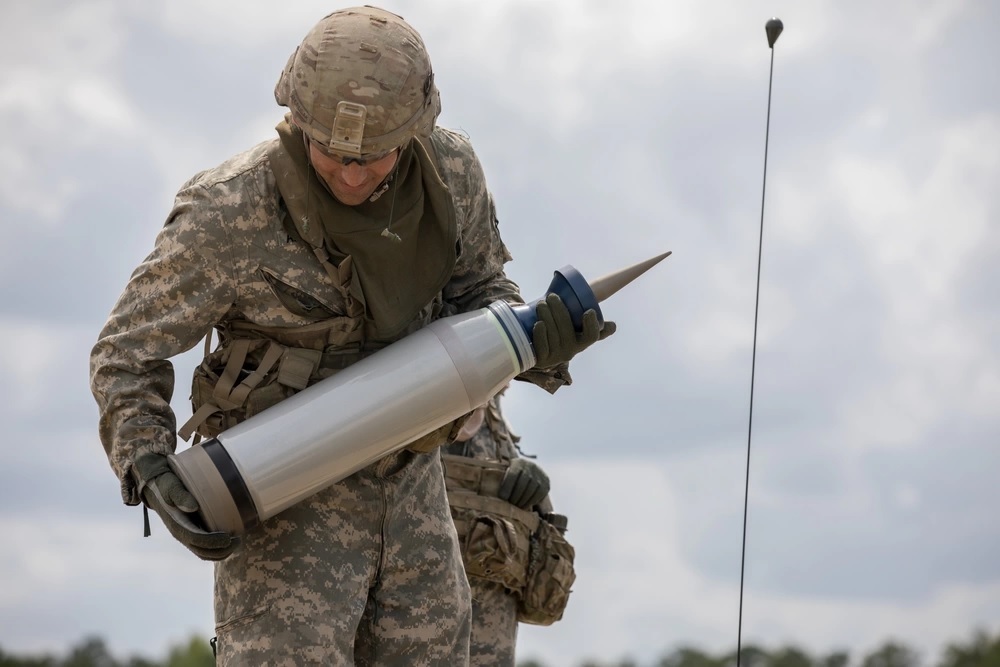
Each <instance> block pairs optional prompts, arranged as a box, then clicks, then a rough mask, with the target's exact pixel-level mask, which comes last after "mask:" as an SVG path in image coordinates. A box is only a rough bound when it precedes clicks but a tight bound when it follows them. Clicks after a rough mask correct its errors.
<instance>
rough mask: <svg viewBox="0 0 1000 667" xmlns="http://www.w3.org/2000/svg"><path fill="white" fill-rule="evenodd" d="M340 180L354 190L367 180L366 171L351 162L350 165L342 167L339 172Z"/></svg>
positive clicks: (364, 168)
mask: <svg viewBox="0 0 1000 667" xmlns="http://www.w3.org/2000/svg"><path fill="white" fill-rule="evenodd" d="M340 178H341V179H342V180H343V181H344V183H346V184H347V185H349V186H351V187H352V188H356V187H357V186H359V185H361V184H362V183H364V182H365V179H366V178H368V170H367V168H366V167H362V166H361V165H360V164H356V163H354V162H352V163H351V164H348V165H344V167H343V168H342V169H341V170H340Z"/></svg>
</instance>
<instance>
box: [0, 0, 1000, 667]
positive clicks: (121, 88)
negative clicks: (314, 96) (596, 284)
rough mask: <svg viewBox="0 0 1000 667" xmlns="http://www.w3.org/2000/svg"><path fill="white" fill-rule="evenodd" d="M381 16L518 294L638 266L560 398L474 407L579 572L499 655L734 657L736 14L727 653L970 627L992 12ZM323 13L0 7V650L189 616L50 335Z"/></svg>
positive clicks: (991, 142) (695, 7)
mask: <svg viewBox="0 0 1000 667" xmlns="http://www.w3.org/2000/svg"><path fill="white" fill-rule="evenodd" d="M385 6H386V7H387V8H388V9H391V10H394V11H396V12H398V13H400V14H402V15H403V16H405V17H406V18H407V19H408V20H410V21H411V22H412V23H413V24H414V25H415V26H416V27H417V29H418V30H419V31H420V32H421V33H422V34H423V36H424V38H425V41H426V42H427V44H428V47H429V49H430V51H431V55H432V59H433V61H434V64H435V69H436V74H437V81H438V85H439V87H440V89H441V92H442V96H443V103H444V111H443V114H442V117H441V123H442V124H443V125H447V126H450V127H454V128H459V129H462V130H464V131H465V132H466V133H468V135H470V137H471V138H472V141H473V143H474V145H475V146H476V147H477V150H478V152H479V155H480V158H481V160H482V161H483V163H484V165H485V168H486V171H487V175H488V178H489V182H490V186H491V188H492V190H493V192H494V194H495V195H496V198H497V201H498V210H499V217H500V221H501V230H502V232H503V234H504V237H505V239H506V241H507V244H508V246H509V247H510V249H511V251H512V253H513V255H514V257H515V261H514V262H513V263H512V264H511V265H510V266H509V273H510V275H511V276H512V277H513V278H514V279H515V280H517V281H518V282H519V283H520V284H521V286H522V288H523V290H524V292H525V294H526V295H527V296H529V297H533V296H537V295H539V294H540V293H541V291H542V290H543V289H544V287H545V286H546V285H547V284H548V280H549V278H550V276H551V271H552V270H553V269H556V268H559V267H561V266H563V265H565V264H573V265H574V266H576V267H577V268H578V269H579V270H580V271H581V272H583V273H584V275H586V276H597V275H601V274H603V273H605V272H606V271H609V270H612V269H614V268H617V267H618V266H621V265H625V264H629V263H632V262H634V261H637V260H639V259H642V258H644V257H646V256H649V255H652V254H654V253H658V252H661V251H663V250H672V251H673V252H674V254H673V256H672V257H671V258H669V259H668V260H667V261H666V262H664V263H663V264H661V265H660V266H658V267H657V268H656V269H654V270H653V271H652V272H651V273H649V274H647V275H646V276H645V277H644V278H643V279H642V280H641V281H640V282H638V283H636V284H635V285H634V286H633V287H632V288H631V289H630V290H629V291H627V292H622V293H620V294H618V295H616V296H615V297H614V298H612V299H611V300H609V301H608V302H606V303H605V313H606V315H607V316H608V317H609V318H610V319H614V320H616V321H617V322H618V324H619V332H618V333H617V334H616V335H615V336H614V338H612V339H610V340H609V341H607V342H606V343H603V344H601V345H600V346H599V347H598V348H595V349H594V350H593V351H590V352H588V353H587V354H586V355H584V356H583V357H581V358H580V359H579V360H578V361H577V362H574V368H575V371H574V375H575V378H576V382H575V383H574V385H573V386H572V387H569V388H567V389H565V390H563V391H560V392H559V393H558V394H557V395H556V396H548V395H546V394H545V393H544V392H541V391H540V390H538V389H536V388H534V387H531V386H526V385H525V386H521V385H519V386H516V387H515V388H514V389H513V390H512V391H511V392H510V397H509V399H508V400H507V408H508V416H509V419H510V421H511V422H512V423H513V425H514V428H515V430H516V431H518V432H519V433H520V434H521V435H522V436H523V438H524V440H523V445H524V448H525V450H526V451H528V452H531V453H535V454H537V455H538V457H539V461H540V462H541V463H542V464H543V465H544V466H545V468H546V469H547V470H548V471H549V472H550V474H551V476H552V478H553V496H554V499H555V501H556V503H557V505H558V506H559V508H560V509H561V510H562V511H564V512H565V513H566V514H568V515H569V516H570V530H571V532H570V537H571V538H572V540H573V542H574V544H575V545H576V546H577V552H578V563H577V564H578V573H579V579H578V581H577V585H576V587H575V593H574V595H573V599H572V600H571V604H570V608H569V610H568V611H567V614H566V617H565V619H564V620H563V621H562V622H561V623H558V624H557V625H554V626H552V627H550V628H533V627H527V628H522V633H521V640H520V655H521V656H522V657H524V658H527V657H531V656H534V657H537V658H540V659H543V660H545V661H546V662H547V663H548V664H550V665H553V666H558V665H563V666H567V665H571V664H575V663H576V662H578V661H580V660H582V659H583V658H597V659H606V660H610V659H613V658H619V657H622V656H624V655H626V654H627V655H630V656H632V657H634V658H635V659H637V660H640V661H649V660H651V659H653V658H654V657H655V656H658V655H660V654H661V653H663V652H664V651H666V650H668V649H669V648H672V647H675V646H677V645H678V644H680V643H692V644H695V645H698V646H701V647H703V648H705V649H709V650H723V649H727V648H730V647H732V646H734V645H735V641H736V632H737V613H738V601H739V576H740V539H741V537H740V531H741V521H742V516H743V480H744V475H745V464H746V445H747V418H748V413H749V406H748V403H749V398H750V370H751V351H752V334H753V317H754V285H755V277H756V269H757V240H758V233H759V224H760V218H761V185H762V177H763V156H764V132H765V119H766V109H767V90H768V67H769V62H770V55H771V52H770V50H769V49H768V48H767V41H766V38H765V34H764V23H765V22H766V20H767V19H768V18H770V17H771V16H778V17H780V18H781V19H782V20H783V21H784V24H785V33H784V34H783V35H782V37H781V39H780V40H779V41H778V43H777V45H776V48H775V59H774V91H773V99H772V112H771V131H770V155H769V161H768V176H767V200H766V208H765V213H764V252H763V280H762V286H761V301H760V323H759V337H758V347H757V372H756V386H755V391H754V421H753V424H754V428H753V438H752V443H753V448H752V457H751V465H750V480H751V481H750V511H749V517H750V518H749V534H748V539H747V572H746V591H745V606H744V638H745V639H746V640H748V641H755V642H761V643H764V644H767V645H776V644H779V643H784V642H792V641H794V642H797V643H799V644H800V645H802V646H803V647H804V648H806V649H808V650H810V651H814V652H824V651H829V650H834V649H838V648H845V649H850V650H852V651H854V652H855V653H856V654H858V653H860V652H863V651H865V650H866V649H869V648H871V647H873V646H875V645H876V644H878V643H880V642H881V641H883V640H884V639H887V638H889V637H895V638H897V639H900V640H903V641H907V642H909V643H911V644H912V645H913V646H915V647H917V648H919V649H920V650H921V651H922V652H923V655H924V656H925V658H927V659H928V660H933V658H934V657H935V655H936V652H937V650H938V649H939V647H940V645H941V643H942V642H944V641H947V640H950V639H961V638H964V637H965V636H966V635H967V633H968V632H969V631H970V630H971V629H972V628H973V627H975V626H982V627H985V628H989V629H991V630H997V629H1000V523H998V522H997V520H996V508H997V507H998V506H1000V485H998V484H997V481H996V479H997V472H996V469H997V466H998V464H1000V454H998V448H997V445H998V443H1000V291H998V285H1000V263H998V259H1000V225H998V224H997V221H998V218H1000V188H998V187H997V183H1000V77H998V76H997V72H996V63H997V62H1000V47H998V46H997V41H996V35H997V34H998V29H1000V4H998V3H995V2H991V1H990V0H979V1H978V2H976V1H973V0H880V1H879V2H860V1H858V0H848V1H834V0H810V1H808V2H803V1H802V0H797V1H792V0H771V1H768V2H765V1H764V0H746V1H742V2H724V1H723V0H656V1H653V0H647V1H643V0H615V2H611V1H610V0H603V1H602V0H587V1H584V0H546V1H544V2H543V1H540V0H539V1H535V2H530V1H528V0H503V1H500V0H497V1H495V2H490V3H485V2H475V3H473V2H461V1H460V0H421V1H420V2H416V1H415V0H414V1H404V0H398V1H396V0H394V1H393V2H391V3H389V4H388V5H385ZM335 7H336V6H331V5H327V4H323V3H316V2H304V1H303V2H294V3H271V2H265V1H264V0H254V1H248V0H241V1H239V2H235V1H232V0H230V1H225V2H223V1H219V2H210V1H205V0H198V1H194V0H173V1H171V2H166V1H165V0H164V1H155V2H152V1H151V2H145V3H131V2H126V1H125V0H120V1H113V0H107V1H98V0H94V1H91V0H80V1H76V2H55V1H53V0H37V1H34V2H30V3H28V2H5V3H3V5H2V8H0V125H2V127H3V128H4V129H3V131H2V137H3V138H2V141H0V277H2V280H0V377H2V378H4V380H5V387H4V389H3V390H2V394H3V396H4V397H5V398H4V400H2V401H0V423H3V424H4V427H5V428H4V431H5V440H6V445H5V446H4V447H2V448H0V536H2V537H0V647H2V648H3V649H4V650H6V651H15V652H27V651H42V650H45V651H53V652H57V651H62V650H64V649H66V648H67V647H68V646H70V645H71V644H73V643H75V642H77V641H79V640H80V639H81V638H82V637H83V636H85V635H89V634H99V635H101V636H104V637H106V638H107V639H108V641H109V644H110V646H111V647H112V649H113V650H114V651H115V652H116V653H118V654H119V655H122V656H124V655H126V654H130V653H133V652H144V653H145V654H147V655H159V654H160V653H161V652H162V651H163V650H164V649H165V647H166V646H168V645H170V644H172V643H174V642H179V641H182V640H184V639H185V638H186V637H188V636H189V635H190V634H192V633H197V634H199V635H201V636H204V637H208V636H211V634H212V625H213V620H212V608H211V567H210V566H209V565H207V564H204V563H202V562H200V561H198V560H197V559H195V558H194V557H193V556H191V555H190V554H189V553H188V552H187V551H186V550H185V549H184V548H183V547H181V546H180V545H179V544H177V543H174V542H173V541H172V540H171V538H170V537H169V536H168V534H167V533H166V531H165V530H163V529H162V528H161V529H157V528H156V527H154V536H153V537H152V538H150V539H142V537H141V533H142V519H141V513H140V512H139V511H138V510H136V509H135V508H125V507H124V506H122V505H121V502H120V496H119V492H118V485H117V482H116V480H115V478H114V476H113V475H112V473H111V472H110V469H109V467H108V465H107V463H106V461H105V459H104V455H103V452H102V450H101V446H100V444H99V442H98V439H97V433H96V407H95V405H94V402H93V399H92V398H91V395H90V392H89V389H88V385H87V360H88V354H89V350H90V347H91V346H92V344H93V342H94V340H95V338H96V336H97V332H98V331H99V329H100V327H101V325H102V324H103V322H104V319H105V317H106V315H107V313H108V311H109V309H110V308H111V306H112V304H113V303H114V301H115V299H116V298H117V296H118V294H119V292H120V290H121V288H122V287H123V286H124V284H125V281H126V279H127V278H128V275H129V274H130V273H131V271H132V269H133V267H134V266H135V265H136V264H137V263H138V262H139V261H140V260H141V259H142V257H144V256H145V255H146V253H147V252H148V251H149V250H150V248H151V247H152V242H153V239H154V237H155V235H156V233H157V231H158V229H159V228H160V226H161V225H162V223H163V219H164V217H165V215H166V213H167V211H168V210H169V207H170V203H171V200H172V196H173V193H174V192H175V191H176V190H177V188H178V186H179V185H180V184H181V183H182V182H184V181H185V180H186V179H187V178H188V177H189V176H191V175H192V174H193V173H194V172H196V171H198V170H201V169H204V168H207V167H211V166H214V165H215V164H217V163H219V162H221V161H222V160H223V159H225V158H227V157H228V156H230V155H231V154H233V153H236V152H238V151H240V150H243V149H245V148H248V147H250V146H251V145H253V144H255V143H257V142H258V141H260V140H263V139H265V138H268V137H269V136H270V135H271V134H272V131H273V129H272V128H273V126H274V124H275V122H276V121H277V120H278V119H279V118H280V117H281V113H282V111H281V110H280V109H279V108H278V107H277V106H275V104H274V100H273V97H272V89H273V86H274V83H275V81H276V79H277V75H278V73H279V72H280V69H281V67H282V66H283V65H284V63H285V61H286V59H287V57H288V55H289V54H290V53H291V52H292V50H293V49H294V48H295V46H296V45H297V44H298V42H299V41H300V39H301V37H302V36H303V35H304V34H305V33H306V31H307V30H308V29H309V28H310V27H311V26H312V25H313V23H315V21H316V20H318V19H319V18H320V17H321V16H322V15H324V14H325V13H327V12H328V11H329V10H331V9H332V8H335ZM991 225H992V226H991ZM991 285H992V287H991ZM192 354H193V353H192ZM192 354H187V355H184V356H182V357H181V358H179V359H178V360H177V363H176V369H177V373H178V388H179V389H178V391H177V395H176V396H175V400H174V405H175V407H176V410H177V412H178V414H179V415H180V417H181V419H182V420H183V419H185V418H186V416H187V415H188V414H189V409H188V407H187V403H186V399H187V384H188V378H189V377H190V371H191V368H192V367H193V365H194V364H195V363H196V359H195V357H194V356H192Z"/></svg>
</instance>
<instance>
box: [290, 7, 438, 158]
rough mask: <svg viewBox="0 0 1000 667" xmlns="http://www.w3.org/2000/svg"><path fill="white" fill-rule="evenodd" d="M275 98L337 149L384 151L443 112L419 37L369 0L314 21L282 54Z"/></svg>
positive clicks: (426, 129) (424, 130) (422, 132)
mask: <svg viewBox="0 0 1000 667" xmlns="http://www.w3.org/2000/svg"><path fill="white" fill-rule="evenodd" d="M274 98H275V100H277V102H278V104H280V105H281V106H285V107H288V108H289V109H290V110H291V112H292V119H293V120H294V121H295V124H296V125H298V126H299V127H300V128H302V130H303V131H304V132H305V133H306V134H307V135H308V136H309V137H310V138H311V139H312V140H313V141H315V142H317V143H319V144H320V145H321V146H323V147H325V148H326V149H327V150H329V151H330V152H332V153H335V154H343V155H358V156H362V155H377V154H380V153H386V152H388V151H391V150H393V149H395V148H397V147H399V146H402V145H403V144H405V143H406V142H407V141H408V140H409V139H411V138H412V137H415V136H428V135H430V133H431V130H433V129H434V122H435V120H436V119H437V116H438V114H439V113H440V112H441V99H440V95H439V94H438V90H437V88H436V87H435V85H434V72H433V70H432V69H431V61H430V57H429V56H428V55H427V49H426V48H425V47H424V42H423V40H422V39H421V38H420V35H419V34H418V33H417V31H416V30H414V29H413V28H412V27H411V26H410V25H409V24H408V23H406V21H404V20H403V19H402V17H400V16H397V15H396V14H392V13H390V12H387V11H384V10H382V9H377V8H375V7H368V6H365V7H353V8H350V9H342V10H338V11H336V12H333V13H332V14H330V15H329V16H327V17H325V18H324V19H322V20H321V21H320V22H319V23H317V24H316V26H315V27H314V28H313V29H312V30H311V31H310V32H309V34H308V35H306V37H305V39H304V40H302V44H300V45H299V47H298V48H297V49H296V50H295V53H293V54H292V57H291V58H289V59H288V64H287V65H285V69H284V71H283V72H282V73H281V78H280V79H279V80H278V85H277V86H275V89H274Z"/></svg>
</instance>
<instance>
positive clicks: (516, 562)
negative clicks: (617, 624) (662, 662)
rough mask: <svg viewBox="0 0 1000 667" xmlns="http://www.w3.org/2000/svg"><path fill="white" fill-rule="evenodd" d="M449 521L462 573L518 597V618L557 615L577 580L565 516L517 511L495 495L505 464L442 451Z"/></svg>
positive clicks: (548, 620)
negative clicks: (458, 550)
mask: <svg viewBox="0 0 1000 667" xmlns="http://www.w3.org/2000/svg"><path fill="white" fill-rule="evenodd" d="M441 460H442V463H443V464H444V470H445V485H446V487H447V489H448V502H449V504H450V505H451V515H452V519H453V520H454V521H455V529H456V531H457V532H458V538H459V544H460V545H461V548H462V560H463V561H464V563H465V571H466V574H467V575H468V576H469V577H470V578H479V579H484V580H486V581H491V582H495V583H499V584H501V585H503V586H504V587H506V588H507V589H508V590H510V591H511V592H512V593H514V594H516V595H517V596H518V607H517V608H518V620H519V621H522V622H524V623H531V624H534V625H551V624H552V623H555V622H556V621H558V620H559V619H561V618H562V615H563V611H564V610H565V608H566V604H567V603H568V601H569V594H570V588H571V587H572V585H573V582H574V581H575V580H576V572H575V570H574V568H573V560H574V557H575V551H574V549H573V546H572V545H571V544H570V543H569V542H567V541H566V538H565V537H564V536H563V530H564V529H565V517H562V516H561V515H556V514H544V515H539V514H538V513H537V512H529V511H527V510H522V509H520V508H518V507H516V506H515V505H512V504H511V503H509V502H507V501H505V500H501V499H500V498H498V497H497V491H498V490H499V488H500V481H501V480H502V479H503V475H504V473H505V472H506V470H507V467H508V464H507V463H504V462H499V461H483V460H479V459H471V458H468V457H465V456H455V455H450V454H442V456H441Z"/></svg>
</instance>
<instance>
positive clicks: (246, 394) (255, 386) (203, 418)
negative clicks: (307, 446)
mask: <svg viewBox="0 0 1000 667" xmlns="http://www.w3.org/2000/svg"><path fill="white" fill-rule="evenodd" d="M286 350H287V348H285V346H283V345H279V344H278V343H275V342H273V341H268V340H265V339H255V340H247V339H239V340H236V341H234V342H233V344H232V345H230V346H227V347H225V348H220V349H218V350H216V351H215V352H212V353H211V354H209V355H207V356H206V357H205V359H204V360H203V361H202V363H201V364H199V365H198V366H197V367H196V368H195V370H194V375H193V377H192V379H191V409H192V412H193V414H192V416H191V419H189V420H188V421H187V423H185V424H184V425H183V426H182V427H181V429H180V430H179V431H178V435H180V436H181V438H183V439H184V440H187V439H188V438H189V437H190V436H191V434H192V433H194V432H195V431H197V432H198V434H199V435H201V436H203V437H206V438H213V437H215V436H217V435H218V434H219V433H221V432H222V431H225V430H226V429H228V428H232V427H233V426H235V425H236V424H239V423H240V422H242V421H244V420H246V419H249V418H250V417H253V416H254V415H255V414H258V413H260V412H262V411H264V410H266V409H267V408H269V407H271V406H272V405H274V404H276V403H279V402H281V401H282V400H284V399H286V398H288V397H289V396H291V395H292V394H293V393H295V391H297V390H296V389H295V388H292V387H286V386H284V385H282V384H280V383H279V382H278V373H276V372H272V371H273V369H275V368H276V366H277V365H278V362H279V360H281V359H282V357H283V355H284V352H285V351H286Z"/></svg>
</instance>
